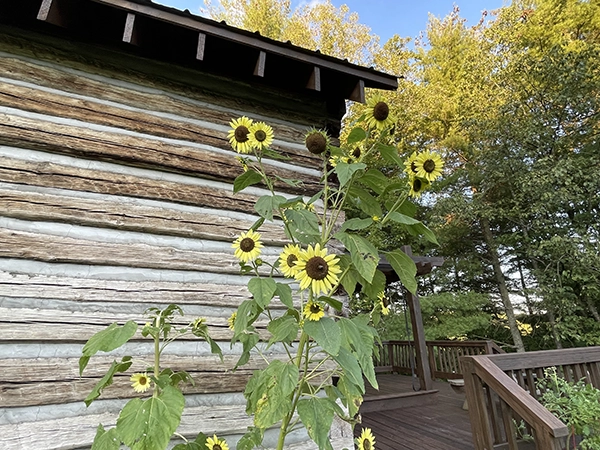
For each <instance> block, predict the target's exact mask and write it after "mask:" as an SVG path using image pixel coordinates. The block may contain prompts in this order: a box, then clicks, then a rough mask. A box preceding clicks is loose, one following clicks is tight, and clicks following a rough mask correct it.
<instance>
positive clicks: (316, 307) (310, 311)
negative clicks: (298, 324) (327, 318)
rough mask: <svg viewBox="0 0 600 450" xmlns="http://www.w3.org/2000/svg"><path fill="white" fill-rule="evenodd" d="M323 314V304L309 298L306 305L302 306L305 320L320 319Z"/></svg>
mask: <svg viewBox="0 0 600 450" xmlns="http://www.w3.org/2000/svg"><path fill="white" fill-rule="evenodd" d="M324 315H325V310H324V309H323V305H321V304H320V303H319V302H316V301H314V300H310V301H309V302H308V303H307V304H306V306H304V317H305V318H306V319H307V320H314V321H317V320H321V317H323V316H324Z"/></svg>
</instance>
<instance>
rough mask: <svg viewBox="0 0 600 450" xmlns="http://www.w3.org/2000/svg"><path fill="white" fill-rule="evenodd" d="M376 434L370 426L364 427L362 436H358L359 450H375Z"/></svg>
mask: <svg viewBox="0 0 600 450" xmlns="http://www.w3.org/2000/svg"><path fill="white" fill-rule="evenodd" d="M374 449H375V436H373V433H372V432H371V429H370V428H363V430H362V433H361V434H360V437H359V438H358V450H374Z"/></svg>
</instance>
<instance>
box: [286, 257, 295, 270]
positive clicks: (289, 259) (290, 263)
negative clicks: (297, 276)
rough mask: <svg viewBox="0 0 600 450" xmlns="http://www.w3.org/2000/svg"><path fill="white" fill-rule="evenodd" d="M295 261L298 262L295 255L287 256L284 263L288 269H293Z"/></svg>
mask: <svg viewBox="0 0 600 450" xmlns="http://www.w3.org/2000/svg"><path fill="white" fill-rule="evenodd" d="M296 261H298V257H297V256H296V255H288V257H287V259H286V263H287V265H288V266H289V267H294V264H296Z"/></svg>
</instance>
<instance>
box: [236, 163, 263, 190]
mask: <svg viewBox="0 0 600 450" xmlns="http://www.w3.org/2000/svg"><path fill="white" fill-rule="evenodd" d="M261 181H262V175H261V174H260V173H258V172H257V171H255V170H252V169H248V170H247V171H246V172H244V173H243V174H241V175H240V176H239V177H237V178H236V179H235V180H233V192H234V193H237V192H240V191H243V190H244V189H246V188H247V187H248V186H252V185H253V184H257V183H260V182H261Z"/></svg>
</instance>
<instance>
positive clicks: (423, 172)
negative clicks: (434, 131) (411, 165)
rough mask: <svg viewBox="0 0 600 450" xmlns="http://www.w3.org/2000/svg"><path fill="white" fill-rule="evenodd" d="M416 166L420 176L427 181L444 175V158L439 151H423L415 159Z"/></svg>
mask: <svg viewBox="0 0 600 450" xmlns="http://www.w3.org/2000/svg"><path fill="white" fill-rule="evenodd" d="M415 167H416V169H417V174H416V175H417V176H418V177H419V178H425V179H426V180H427V181H433V180H435V179H436V178H439V177H441V176H442V168H443V167H444V160H443V159H442V158H441V156H440V155H438V154H437V153H433V152H430V151H429V150H425V151H424V152H423V153H421V154H420V155H418V156H417V158H416V160H415Z"/></svg>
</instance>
